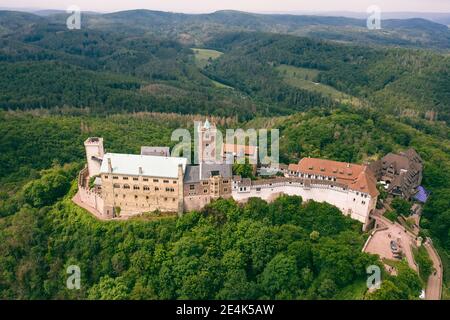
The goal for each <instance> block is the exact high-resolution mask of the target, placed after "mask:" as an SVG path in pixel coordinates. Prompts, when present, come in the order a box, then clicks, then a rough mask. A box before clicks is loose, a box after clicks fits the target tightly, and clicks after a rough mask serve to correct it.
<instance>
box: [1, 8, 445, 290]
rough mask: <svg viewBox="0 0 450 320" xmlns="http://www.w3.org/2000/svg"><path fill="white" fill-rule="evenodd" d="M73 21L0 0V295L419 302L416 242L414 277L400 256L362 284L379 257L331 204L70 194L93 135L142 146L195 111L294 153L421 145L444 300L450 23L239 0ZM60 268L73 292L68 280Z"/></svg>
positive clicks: (113, 143)
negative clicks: (96, 212) (376, 286)
mask: <svg viewBox="0 0 450 320" xmlns="http://www.w3.org/2000/svg"><path fill="white" fill-rule="evenodd" d="M65 19H66V15H63V14H55V15H49V16H37V15H33V14H27V13H17V12H7V11H0V164H1V165H0V298H3V299H42V298H44V299H63V298H78V299H81V298H88V299H182V298H192V299H244V298H247V299H267V298H271V299H417V297H418V295H419V293H420V291H421V289H422V288H423V287H424V280H425V278H426V275H427V274H429V272H431V270H430V269H429V265H427V263H429V260H427V259H426V257H425V256H424V252H418V253H417V256H418V257H419V258H420V264H421V265H422V266H424V267H423V269H424V270H422V271H421V273H420V275H418V274H416V273H415V272H414V271H413V270H411V269H409V267H408V266H407V265H406V264H399V266H398V275H397V276H389V275H387V274H383V280H384V281H383V285H382V288H381V289H380V290H378V291H376V292H374V293H368V292H366V291H367V290H366V289H367V287H366V283H365V280H366V278H367V275H366V267H367V266H368V265H371V264H380V263H381V262H380V261H379V260H378V258H377V257H375V256H372V255H368V254H364V253H362V252H361V248H362V246H363V243H364V241H365V240H366V238H367V237H368V234H367V233H363V232H361V225H360V224H359V223H358V222H355V221H353V220H351V219H349V218H348V217H345V216H343V215H342V214H341V213H340V212H339V210H338V209H337V208H335V207H333V206H331V205H327V204H323V203H322V204H321V203H315V202H308V203H305V202H303V200H302V199H301V198H298V197H282V198H279V199H278V200H277V201H275V202H273V203H270V204H268V203H266V202H264V201H261V200H257V199H253V200H251V201H250V202H249V203H248V204H246V205H239V204H237V203H235V202H234V201H231V200H218V201H216V202H214V203H212V204H211V205H209V206H208V207H207V208H205V209H204V210H202V211H201V212H191V213H188V214H186V215H184V216H183V217H182V218H175V217H167V216H163V215H161V214H159V213H158V212H155V213H149V214H146V215H145V216H144V217H140V218H136V219H132V220H130V221H109V222H101V221H98V220H96V219H94V218H93V217H92V216H91V215H89V214H88V213H87V212H86V211H84V210H83V209H81V208H79V207H77V206H75V205H74V204H73V203H72V201H71V197H72V196H73V195H74V192H75V191H76V176H77V173H78V171H79V169H80V168H82V166H83V165H84V163H85V155H84V148H83V141H84V140H85V139H86V138H87V137H90V136H101V137H103V138H104V139H105V148H106V149H107V151H109V152H124V153H139V149H140V147H141V146H142V145H167V146H171V147H172V146H174V145H175V144H176V142H175V141H170V136H171V133H172V131H173V130H175V129H178V128H188V129H190V130H191V131H192V130H193V122H194V120H204V119H205V117H208V118H209V119H210V120H211V121H213V122H216V123H217V124H218V126H219V128H220V129H221V130H224V129H226V128H256V129H258V128H267V129H270V128H276V129H280V160H281V161H282V162H283V163H286V164H287V163H292V162H296V161H298V160H299V159H300V158H302V157H305V156H311V157H321V158H327V159H334V160H339V161H346V162H356V163H363V162H366V161H371V160H375V159H379V158H380V157H382V156H383V155H385V154H386V153H388V152H391V151H395V152H397V151H400V150H404V149H406V148H410V147H413V148H415V149H416V150H417V151H418V152H419V154H420V155H421V157H422V158H423V160H424V161H425V168H424V180H423V185H424V186H425V188H427V190H428V191H430V192H431V196H430V199H429V201H428V202H427V203H426V205H425V206H424V211H423V216H422V219H421V227H422V229H421V236H424V237H427V236H430V237H431V238H432V239H433V242H434V244H435V247H436V248H437V249H438V251H439V254H440V257H441V259H442V262H443V265H444V278H445V279H444V294H443V295H444V298H448V297H450V291H449V288H450V209H449V208H450V196H449V195H450V128H449V125H448V124H449V121H450V90H449V88H450V56H449V55H448V51H446V50H448V48H449V47H450V36H449V30H448V28H446V27H445V26H443V25H439V24H436V23H432V22H429V21H425V20H421V19H411V20H387V21H385V29H384V30H383V31H382V32H375V33H369V32H368V31H367V30H364V23H365V22H364V21H363V20H358V19H348V18H332V17H297V16H289V15H256V14H246V13H240V12H232V11H222V12H217V13H213V14H207V15H182V14H172V13H161V12H152V11H139V10H138V11H129V12H119V13H114V14H105V15H100V14H98V15H97V14H96V15H90V14H86V15H85V16H84V19H85V20H84V23H85V24H84V27H83V28H82V29H81V30H73V31H69V30H67V28H66V27H65ZM411 48H414V49H411ZM206 49H208V50H206ZM241 169H242V170H243V171H245V170H244V169H245V168H236V170H241ZM241 173H242V172H241ZM248 174H249V175H251V174H250V173H248ZM69 265H78V266H80V267H81V272H82V287H81V290H79V291H77V290H74V291H71V290H67V288H66V286H65V279H66V278H67V274H66V267H67V266H69Z"/></svg>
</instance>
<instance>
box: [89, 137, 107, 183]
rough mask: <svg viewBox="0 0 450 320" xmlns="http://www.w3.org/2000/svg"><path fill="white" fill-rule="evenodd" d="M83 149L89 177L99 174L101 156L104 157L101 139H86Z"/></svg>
mask: <svg viewBox="0 0 450 320" xmlns="http://www.w3.org/2000/svg"><path fill="white" fill-rule="evenodd" d="M84 148H85V150H86V158H87V165H88V170H89V177H93V176H96V175H98V174H99V173H100V167H101V165H102V160H103V156H104V155H105V150H104V149H103V138H96V137H92V138H88V139H87V140H86V141H85V142H84Z"/></svg>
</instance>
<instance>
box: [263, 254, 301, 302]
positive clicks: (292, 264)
mask: <svg viewBox="0 0 450 320" xmlns="http://www.w3.org/2000/svg"><path fill="white" fill-rule="evenodd" d="M297 272H298V270H297V263H296V261H295V258H294V257H291V256H287V255H285V254H283V253H279V254H277V255H276V256H275V257H274V258H273V259H272V260H271V261H270V262H269V263H268V264H267V266H266V268H265V269H264V271H263V273H262V274H261V279H260V288H261V290H262V291H263V292H265V293H266V294H267V295H268V296H269V297H271V298H272V299H274V298H276V296H277V295H278V294H280V293H282V292H283V291H287V292H289V293H291V294H294V292H295V291H296V289H297V287H298V285H299V278H298V276H297Z"/></svg>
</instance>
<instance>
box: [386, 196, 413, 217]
mask: <svg viewBox="0 0 450 320" xmlns="http://www.w3.org/2000/svg"><path fill="white" fill-rule="evenodd" d="M391 206H392V208H394V209H395V211H397V213H399V214H401V215H404V216H409V215H410V214H411V206H412V205H411V203H410V202H409V201H406V200H405V199H402V198H394V199H393V200H392V203H391Z"/></svg>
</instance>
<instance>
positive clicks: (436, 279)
mask: <svg viewBox="0 0 450 320" xmlns="http://www.w3.org/2000/svg"><path fill="white" fill-rule="evenodd" d="M424 246H425V248H426V249H427V251H428V255H429V256H430V258H431V261H433V267H434V269H435V270H436V272H433V273H432V274H431V276H430V277H429V278H428V284H427V290H426V293H425V298H426V299H427V300H440V299H441V294H442V275H443V273H442V265H441V259H440V258H439V256H438V254H437V252H436V250H435V249H434V247H433V246H432V245H431V244H429V243H428V242H426V243H424Z"/></svg>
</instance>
